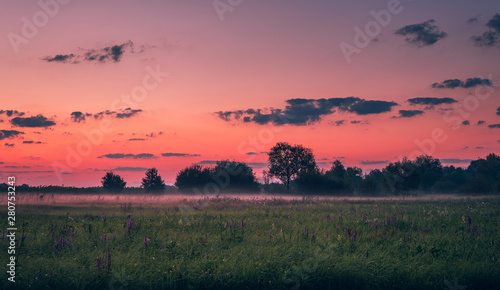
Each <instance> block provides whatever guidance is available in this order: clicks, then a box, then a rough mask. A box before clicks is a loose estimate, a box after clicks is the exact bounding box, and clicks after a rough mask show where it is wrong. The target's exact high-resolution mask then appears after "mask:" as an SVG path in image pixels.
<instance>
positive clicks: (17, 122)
mask: <svg viewBox="0 0 500 290" xmlns="http://www.w3.org/2000/svg"><path fill="white" fill-rule="evenodd" d="M10 122H11V123H12V125H14V126H18V127H31V128H35V127H50V126H54V125H55V124H56V123H55V122H53V121H50V120H48V119H47V118H46V117H44V116H42V115H37V116H35V117H28V118H23V117H15V118H14V119H12V120H10Z"/></svg>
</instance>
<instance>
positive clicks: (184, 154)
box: [161, 153, 201, 157]
mask: <svg viewBox="0 0 500 290" xmlns="http://www.w3.org/2000/svg"><path fill="white" fill-rule="evenodd" d="M161 156H163V157H197V156H201V155H200V154H188V153H162V154H161Z"/></svg>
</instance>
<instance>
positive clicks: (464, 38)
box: [0, 0, 500, 186]
mask: <svg viewBox="0 0 500 290" xmlns="http://www.w3.org/2000/svg"><path fill="white" fill-rule="evenodd" d="M61 2H63V1H61ZM61 2H56V1H55V0H53V1H49V0H45V1H41V3H51V4H52V6H49V7H50V8H51V10H50V11H51V13H52V12H53V13H52V14H53V15H52V16H47V18H46V20H47V21H46V23H43V24H44V25H40V27H36V25H35V24H33V25H35V27H36V29H37V31H36V32H33V31H31V34H30V35H26V33H24V34H23V32H26V29H25V28H24V29H23V27H24V26H26V24H25V20H23V19H27V21H29V22H30V23H33V17H34V16H36V17H38V18H36V17H35V22H37V21H38V23H39V22H40V21H42V22H43V21H44V19H43V15H44V13H45V15H47V14H46V12H44V10H43V9H42V7H41V6H40V4H38V2H36V1H30V2H19V1H9V2H8V3H7V4H5V5H4V9H2V10H1V12H0V13H1V15H0V16H1V17H0V32H1V35H3V36H4V37H2V38H1V40H0V49H1V52H2V53H1V54H0V67H1V69H0V80H1V81H0V88H1V98H2V102H1V106H0V110H3V111H7V110H17V111H18V114H17V115H16V114H15V113H13V114H12V115H10V116H8V115H7V112H4V113H3V114H0V120H1V121H0V130H3V131H1V132H4V133H2V135H0V179H1V178H4V179H6V177H7V176H11V175H15V176H16V177H17V179H18V182H19V183H27V184H31V185H48V184H58V185H60V184H65V185H72V186H96V185H99V183H100V178H101V176H103V175H104V172H105V171H106V170H117V171H119V174H120V175H122V176H124V177H125V180H126V181H127V182H128V185H130V186H137V185H139V182H140V180H141V178H142V177H143V176H144V171H145V170H143V169H145V168H150V167H157V168H158V169H159V171H160V174H161V175H162V176H163V177H164V179H165V180H166V183H168V184H173V183H174V181H175V176H176V173H177V172H178V171H179V170H180V169H182V168H184V167H186V166H189V165H190V164H192V163H198V162H202V161H214V160H222V159H230V160H233V159H234V160H237V161H242V162H249V163H252V166H254V168H255V170H256V172H257V175H258V176H260V171H261V170H262V168H263V166H264V165H263V163H264V162H266V160H267V155H266V154H265V153H262V152H265V151H267V150H269V148H270V147H272V146H273V145H274V144H275V143H276V142H280V141H287V142H290V143H292V144H302V145H304V146H306V147H309V148H311V149H312V150H313V153H314V154H315V156H316V160H317V161H318V162H322V163H321V164H322V166H323V167H325V168H327V167H329V166H330V164H331V162H332V161H333V160H335V158H337V157H343V158H342V159H341V161H342V162H344V163H345V164H346V165H348V166H359V167H361V168H363V169H364V170H369V169H373V168H381V167H383V166H385V164H384V163H383V162H382V161H388V162H393V161H396V160H398V159H400V158H401V157H402V156H409V155H410V154H413V153H414V151H415V150H420V151H421V152H423V153H428V154H430V155H432V156H434V157H437V158H442V159H460V160H462V162H463V163H461V162H458V163H457V162H455V163H453V164H454V165H459V166H466V165H467V164H468V163H467V160H468V159H476V158H478V157H484V156H485V155H487V154H488V153H491V152H494V153H497V154H498V153H500V152H499V151H500V150H499V145H500V143H499V139H500V138H499V134H498V133H499V132H500V129H498V128H490V127H495V126H494V125H495V124H499V123H500V116H499V115H498V114H497V108H499V106H500V101H499V97H500V90H499V88H498V87H497V85H498V83H499V82H500V66H499V65H498V55H499V53H500V43H499V42H500V28H499V31H496V30H495V29H496V28H495V27H496V26H494V25H495V22H494V21H493V20H494V19H495V15H496V13H500V3H499V2H498V1H482V2H481V3H480V4H478V3H477V2H473V1H457V0H448V1H439V2H438V3H436V1H413V2H409V1H401V2H400V4H399V6H398V7H399V10H400V12H399V13H397V14H391V19H390V21H388V24H387V25H386V26H385V27H382V26H380V27H379V28H380V31H379V33H377V35H376V36H375V37H374V38H375V39H374V40H372V41H370V42H369V43H368V44H367V46H366V47H363V48H359V49H360V53H359V54H357V53H355V54H352V55H351V61H350V62H348V61H347V60H346V58H345V55H344V54H343V52H342V50H341V49H340V46H341V44H342V43H348V44H350V45H354V37H355V35H356V32H355V28H356V27H358V28H361V29H362V30H364V28H365V26H366V25H367V24H368V23H370V21H374V17H373V16H372V14H371V13H370V12H371V11H374V12H379V11H382V10H384V11H385V10H387V9H388V8H387V7H388V3H395V2H394V1H356V2H355V3H352V2H353V1H335V3H325V2H326V1H315V2H312V3H310V2H307V1H298V0H296V1H287V2H286V3H281V2H272V3H269V1H263V0H260V1H245V0H243V1H242V3H241V4H240V5H236V6H234V7H231V10H227V11H226V12H224V13H223V14H222V16H221V15H220V14H218V13H217V11H216V9H215V8H214V3H219V2H216V1H215V2H210V1H191V2H190V3H184V1H140V2H139V1H105V2H104V3H103V2H102V1H84V2H82V1H69V3H67V4H61ZM220 2H222V3H228V2H227V1H220ZM54 3H57V4H56V5H57V9H55V7H56V6H54V5H53V4H54ZM227 5H229V4H227ZM394 5H395V4H394ZM499 17H500V16H499ZM431 19H432V20H434V22H432V21H431V22H428V21H429V20H431ZM492 21H493V22H492ZM489 23H493V24H491V25H488V24H489ZM411 25H417V26H418V27H419V28H421V29H423V30H424V33H423V34H422V33H421V34H415V33H410V32H409V31H410V30H411V28H412V26H411ZM415 27H416V26H413V28H415ZM397 31H406V32H407V33H406V35H402V33H399V34H397V33H395V32H397ZM486 32H491V33H493V34H494V35H496V36H497V37H498V38H497V42H496V43H495V42H494V43H490V44H488V45H485V44H482V43H481V42H480V41H476V42H474V41H473V40H472V39H471V37H473V36H481V35H483V34H484V33H486ZM443 33H444V34H443ZM495 33H496V34H495ZM28 36H29V37H28ZM418 37H422V39H423V40H422V41H420V40H419V38H418ZM429 37H430V39H431V40H429ZM433 37H434V38H435V40H436V41H435V42H432V38H433ZM407 38H408V39H410V41H406V39H407ZM13 39H16V41H17V42H16V41H13ZM19 39H23V41H20V40H19ZM411 39H416V40H415V41H414V42H411ZM120 45H123V46H121V48H120V49H121V50H120V51H119V52H118V53H116V54H113V52H111V48H112V47H113V46H120ZM92 55H94V56H97V57H99V56H103V57H104V59H103V60H102V61H98V60H92V59H90V58H89V56H92ZM113 56H115V57H117V59H116V60H115V59H113V58H112V57H113ZM151 70H153V71H155V70H158V71H160V72H161V73H160V74H158V73H156V74H153V75H152V74H151ZM167 74H168V75H167ZM155 76H156V78H157V79H155ZM145 78H146V83H144V79H145ZM473 78H478V79H480V80H482V82H481V84H478V85H469V86H468V85H466V82H467V79H473ZM445 80H460V82H462V83H461V85H458V86H457V87H454V88H433V87H431V85H432V84H434V83H438V84H442V83H443V82H444V81H445ZM144 84H145V85H144ZM146 87H147V88H146ZM141 91H142V92H146V93H147V95H146V96H145V97H144V98H143V99H141V100H135V101H134V100H132V102H131V103H130V104H125V103H123V102H121V101H120V100H121V99H122V98H123V97H122V96H124V95H130V94H134V93H137V92H141ZM350 96H353V97H357V98H359V99H360V100H361V101H360V102H361V103H362V102H363V100H364V101H382V102H384V103H385V104H388V103H390V102H394V103H395V104H397V105H390V106H389V108H388V110H386V111H384V110H380V108H379V107H373V106H375V103H370V102H368V103H366V102H365V103H363V104H361V105H365V106H367V107H368V108H369V109H373V112H371V113H369V114H364V113H363V112H362V111H360V110H358V109H359V108H358V109H356V108H354V107H350V106H347V107H338V106H333V107H330V108H329V110H328V112H327V113H324V114H320V115H315V116H317V117H318V118H317V119H314V118H311V116H312V115H314V114H317V113H318V111H317V110H318V109H319V108H318V103H317V101H316V100H318V99H322V98H324V99H330V98H347V97H350ZM299 98H300V99H306V100H307V102H308V104H309V105H311V104H312V106H316V107H314V108H315V111H314V112H313V113H310V112H309V113H307V112H306V110H305V109H306V108H304V107H300V108H299V107H294V106H292V107H291V108H290V110H297V111H294V112H298V113H299V115H297V116H296V117H297V118H300V117H301V116H302V117H305V118H306V119H307V120H308V121H307V122H306V123H300V124H299V123H297V119H294V120H292V121H291V124H285V125H282V124H277V125H276V124H273V123H272V122H268V123H263V122H258V121H256V120H257V119H252V118H253V117H255V116H254V115H253V114H245V115H244V116H241V117H240V118H239V119H236V118H234V116H235V115H234V114H233V115H231V118H228V119H227V120H224V119H222V118H220V117H219V116H218V115H217V114H216V112H236V111H238V110H243V111H245V110H247V109H254V110H257V109H263V110H264V109H267V111H265V110H264V111H262V112H269V111H270V108H274V109H281V110H282V111H281V112H287V111H286V106H287V104H288V103H287V102H286V101H287V100H292V99H299ZM413 98H427V99H425V100H426V101H427V102H436V100H438V101H437V102H439V100H443V99H444V98H448V100H449V99H452V100H453V102H447V103H446V102H444V103H443V104H440V105H435V106H434V107H430V106H429V105H411V104H410V102H409V101H408V100H409V99H413ZM429 98H433V99H429ZM117 100H118V101H117ZM372 105H373V106H372ZM456 106H462V112H461V113H460V112H459V111H457V110H456V109H455V110H454V109H453V108H454V107H456ZM128 107H130V110H126V111H124V110H123V109H126V108H128ZM107 110H109V111H113V112H114V113H112V114H108V115H106V114H103V116H105V117H104V118H95V116H96V114H98V113H99V112H105V111H107ZM135 110H137V111H135ZM139 110H140V111H139ZM377 110H378V111H377ZM399 110H412V111H415V110H419V111H422V112H423V113H420V114H418V115H415V116H412V117H406V118H402V117H399V115H400V113H399ZM447 110H448V111H447ZM73 112H81V113H83V114H88V115H87V116H86V118H85V120H83V119H82V120H80V122H76V121H77V120H75V119H73V118H72V116H71V114H72V113H73ZM446 112H448V114H449V115H446ZM275 113H276V111H275ZM302 114H305V115H302ZM311 114H312V115H311ZM38 115H40V116H42V118H40V117H36V116H38ZM447 116H448V117H447ZM30 117H34V118H32V119H30ZM244 117H248V118H249V119H248V122H244V121H243V118H244ZM393 117H394V118H393ZM15 118H17V119H16V120H17V121H16V120H14V119H15ZM43 118H47V119H46V121H48V122H49V123H44V120H45V119H43ZM308 118H309V119H308ZM452 118H453V119H452ZM103 120H109V122H110V123H111V126H112V127H113V129H112V130H107V131H106V132H103V131H102V130H100V129H99V128H100V127H99V126H100V125H101V123H102V122H103ZM30 121H33V122H34V123H35V124H33V123H30ZM339 121H343V122H339ZM352 121H354V123H351V122H352ZM464 121H469V125H466V124H467V122H465V123H464V124H463V125H462V124H461V123H462V122H464ZM478 121H484V123H482V124H480V125H478ZM50 122H53V123H55V124H54V125H52V123H50ZM336 122H338V123H336ZM356 122H358V123H356ZM459 123H460V125H457V124H459ZM27 124H28V125H27ZM44 124H45V125H46V126H43V125H44ZM49 124H50V125H49ZM95 130H100V134H101V133H102V140H98V142H95V144H93V143H90V141H92V140H89V139H88V137H86V135H85V134H84V133H83V132H84V131H94V132H95ZM435 130H442V134H444V135H446V138H445V139H446V140H445V141H443V142H436V141H435V140H434V141H432V146H431V147H429V148H427V149H429V150H422V149H421V148H419V146H418V145H417V143H419V142H420V143H421V141H422V140H427V141H425V142H426V144H427V145H429V144H430V143H429V142H430V141H429V140H432V137H433V133H432V132H433V131H435ZM12 131H15V132H18V133H12ZM9 132H10V133H9ZM160 132H162V133H161V134H160ZM151 133H154V134H153V135H151ZM9 134H10V135H9ZM249 138H250V139H249ZM252 138H254V139H257V141H256V142H257V146H255V145H250V144H249V143H250V142H249V140H252ZM130 139H140V140H130ZM30 141H33V143H28V142H30ZM441 141H442V140H441ZM37 142H40V143H39V144H37ZM86 144H91V146H90V147H88V146H87V147H86V148H85V150H87V149H88V150H87V151H85V152H84V153H85V154H79V158H78V159H79V161H78V162H75V164H69V163H71V162H69V163H68V160H66V158H67V156H68V154H69V155H71V154H72V153H68V152H71V150H75V151H77V148H79V147H78V146H80V147H81V146H83V147H85V145H86ZM434 145H435V146H434ZM429 146H430V145H429ZM68 148H70V149H68ZM68 150H69V151H68ZM249 152H255V153H257V154H255V155H248V154H245V153H249ZM142 153H146V154H151V155H152V156H153V157H152V158H139V157H138V156H137V154H142ZM165 153H183V154H186V156H171V157H165V156H162V154H164V155H169V154H165ZM77 154H78V153H77ZM116 154H123V157H126V158H108V157H109V156H114V157H116V156H119V155H116ZM127 154H128V155H127ZM130 154H134V155H130ZM151 155H139V156H146V157H147V156H151ZM170 155H171V154H170ZM106 156H108V157H106ZM133 156H135V158H134V157H133ZM460 160H456V161H460ZM370 161H378V162H370ZM54 162H58V164H62V165H64V166H65V168H66V169H65V170H64V171H63V172H65V174H59V173H60V172H59V173H57V170H56V172H54V164H56V163H54ZM76 163H77V164H76ZM204 163H207V162H204ZM370 163H374V164H370ZM449 164H452V163H446V164H445V165H449ZM1 182H2V181H1V180H0V183H1Z"/></svg>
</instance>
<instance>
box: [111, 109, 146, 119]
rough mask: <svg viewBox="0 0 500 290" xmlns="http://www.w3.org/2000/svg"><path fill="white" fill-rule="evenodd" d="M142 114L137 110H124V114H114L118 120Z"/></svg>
mask: <svg viewBox="0 0 500 290" xmlns="http://www.w3.org/2000/svg"><path fill="white" fill-rule="evenodd" d="M140 112H142V110H141V109H137V110H131V109H130V108H128V109H125V111H124V112H121V113H116V117H117V118H118V119H124V118H130V117H132V116H134V115H136V114H137V113H140Z"/></svg>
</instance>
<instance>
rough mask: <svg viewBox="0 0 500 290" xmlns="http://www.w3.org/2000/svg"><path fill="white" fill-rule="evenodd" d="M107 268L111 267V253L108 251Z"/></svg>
mask: <svg viewBox="0 0 500 290" xmlns="http://www.w3.org/2000/svg"><path fill="white" fill-rule="evenodd" d="M108 269H111V253H110V252H109V251H108Z"/></svg>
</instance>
